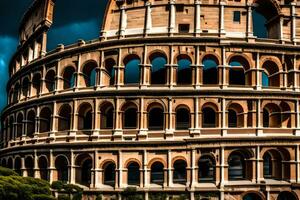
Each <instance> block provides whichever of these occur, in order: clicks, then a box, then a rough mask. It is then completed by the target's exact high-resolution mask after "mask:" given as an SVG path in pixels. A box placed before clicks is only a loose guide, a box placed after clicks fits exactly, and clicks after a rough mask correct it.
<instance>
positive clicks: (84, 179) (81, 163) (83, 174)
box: [76, 154, 93, 187]
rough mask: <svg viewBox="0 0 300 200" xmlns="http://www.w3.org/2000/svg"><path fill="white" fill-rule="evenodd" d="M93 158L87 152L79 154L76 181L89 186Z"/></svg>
mask: <svg viewBox="0 0 300 200" xmlns="http://www.w3.org/2000/svg"><path fill="white" fill-rule="evenodd" d="M92 163H93V160H92V158H91V157H90V156H89V155H87V154H82V155H79V156H78V158H77V159H76V166H77V168H76V182H77V183H79V184H81V185H85V186H87V187H89V186H90V184H91V177H92V176H91V174H92V167H93V164H92Z"/></svg>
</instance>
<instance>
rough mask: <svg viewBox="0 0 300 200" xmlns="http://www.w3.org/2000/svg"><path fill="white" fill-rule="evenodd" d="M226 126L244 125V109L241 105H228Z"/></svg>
mask: <svg viewBox="0 0 300 200" xmlns="http://www.w3.org/2000/svg"><path fill="white" fill-rule="evenodd" d="M228 127H230V128H240V127H244V111H243V108H242V106H241V105H239V104H236V103H233V104H231V105H230V106H229V107H228Z"/></svg>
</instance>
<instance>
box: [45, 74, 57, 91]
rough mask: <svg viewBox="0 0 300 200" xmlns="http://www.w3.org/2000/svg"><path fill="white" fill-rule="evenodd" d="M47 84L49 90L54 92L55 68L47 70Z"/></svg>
mask: <svg viewBox="0 0 300 200" xmlns="http://www.w3.org/2000/svg"><path fill="white" fill-rule="evenodd" d="M45 84H46V88H47V90H48V92H53V91H54V90H55V72H54V71H53V70H50V71H48V72H47V74H46V76H45Z"/></svg>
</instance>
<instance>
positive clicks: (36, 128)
mask: <svg viewBox="0 0 300 200" xmlns="http://www.w3.org/2000/svg"><path fill="white" fill-rule="evenodd" d="M144 101H145V100H143V102H144ZM191 102H192V104H190V103H188V104H184V103H177V104H175V105H174V106H173V107H172V108H171V110H170V109H169V108H168V106H167V105H166V104H167V102H164V101H156V100H151V99H147V101H146V103H147V105H146V106H145V107H144V108H141V107H140V103H141V102H140V101H130V100H128V101H123V102H122V104H121V103H117V102H115V101H114V100H102V101H101V102H99V103H96V104H95V103H93V101H82V102H77V103H76V108H74V105H73V104H70V103H60V104H58V105H57V104H54V106H47V105H42V106H40V107H38V109H36V108H30V109H27V110H26V111H19V112H17V113H15V114H14V115H10V116H8V117H6V119H5V120H4V122H3V134H2V139H3V141H9V140H15V139H16V138H22V137H26V136H27V137H31V138H32V137H34V136H35V135H37V134H43V133H49V132H54V131H55V132H57V131H58V132H64V131H79V132H81V133H84V134H88V135H89V134H92V132H93V131H94V130H118V129H119V130H139V129H144V130H148V131H164V130H166V129H170V128H172V129H174V130H176V131H190V130H191V129H193V128H195V127H197V126H198V127H199V128H205V129H210V128H220V127H223V125H225V127H227V128H246V127H263V128H293V127H295V126H296V113H295V111H294V110H295V109H294V107H293V104H292V103H288V102H284V101H263V103H261V105H260V107H261V108H260V111H258V110H257V111H255V112H253V109H258V108H255V107H253V105H254V102H252V101H249V102H248V101H247V102H239V101H228V102H227V106H225V107H224V109H225V110H224V111H223V110H221V106H219V105H218V104H217V103H216V102H213V101H207V102H206V103H205V102H204V103H201V105H193V104H194V102H193V101H191ZM143 104H144V103H143ZM116 106H117V107H116ZM195 106H196V107H198V106H199V108H197V109H199V111H200V112H199V111H198V112H197V111H196V110H195V109H196V108H195ZM141 109H142V110H141ZM195 113H198V115H199V116H197V115H196V114H195ZM223 116H224V117H225V118H224V119H222V118H223ZM256 118H257V119H260V120H259V121H260V124H255V122H254V120H255V119H256ZM223 121H224V122H225V124H223ZM197 123H198V124H197ZM225 127H224V128H225Z"/></svg>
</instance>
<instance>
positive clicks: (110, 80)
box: [104, 58, 117, 85]
mask: <svg viewBox="0 0 300 200" xmlns="http://www.w3.org/2000/svg"><path fill="white" fill-rule="evenodd" d="M104 63H105V72H106V74H105V75H106V76H105V77H106V80H107V81H106V82H105V84H106V85H114V84H115V67H116V65H117V64H116V61H115V60H114V59H112V58H108V59H106V60H105V62H104Z"/></svg>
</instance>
